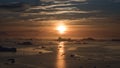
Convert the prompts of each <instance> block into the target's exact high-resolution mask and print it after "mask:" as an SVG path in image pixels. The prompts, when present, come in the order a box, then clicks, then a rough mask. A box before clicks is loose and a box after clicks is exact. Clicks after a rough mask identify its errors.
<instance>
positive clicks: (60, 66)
mask: <svg viewBox="0 0 120 68" xmlns="http://www.w3.org/2000/svg"><path fill="white" fill-rule="evenodd" d="M64 53H65V50H64V42H60V43H59V45H58V54H57V63H56V66H57V68H65V55H64Z"/></svg>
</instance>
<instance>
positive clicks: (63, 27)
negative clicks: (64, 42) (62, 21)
mask: <svg viewBox="0 0 120 68" xmlns="http://www.w3.org/2000/svg"><path fill="white" fill-rule="evenodd" d="M56 30H58V31H59V33H60V34H64V32H65V31H66V26H65V25H59V26H58V27H57V28H56Z"/></svg>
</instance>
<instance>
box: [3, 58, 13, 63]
mask: <svg viewBox="0 0 120 68" xmlns="http://www.w3.org/2000/svg"><path fill="white" fill-rule="evenodd" d="M14 63H15V59H14V58H11V59H7V62H6V63H5V64H14Z"/></svg>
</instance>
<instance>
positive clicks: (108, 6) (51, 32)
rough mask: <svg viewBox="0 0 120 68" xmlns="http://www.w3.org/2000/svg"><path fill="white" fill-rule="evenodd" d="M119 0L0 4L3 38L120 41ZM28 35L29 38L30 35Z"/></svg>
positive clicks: (40, 0)
mask: <svg viewBox="0 0 120 68" xmlns="http://www.w3.org/2000/svg"><path fill="white" fill-rule="evenodd" d="M119 7H120V0H0V37H4V38H5V37H27V38H43V37H44V38H56V37H58V36H59V34H58V31H56V30H55V29H54V28H55V27H57V26H58V25H57V24H59V22H61V21H62V22H63V23H64V24H65V25H66V26H67V31H66V32H65V34H64V37H73V38H83V37H96V38H120V31H119V29H120V27H119V26H120V9H119ZM28 34H29V35H28Z"/></svg>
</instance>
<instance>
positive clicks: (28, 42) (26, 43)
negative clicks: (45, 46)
mask: <svg viewBox="0 0 120 68" xmlns="http://www.w3.org/2000/svg"><path fill="white" fill-rule="evenodd" d="M32 44H33V43H32V42H30V41H25V42H22V43H18V45H32Z"/></svg>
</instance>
